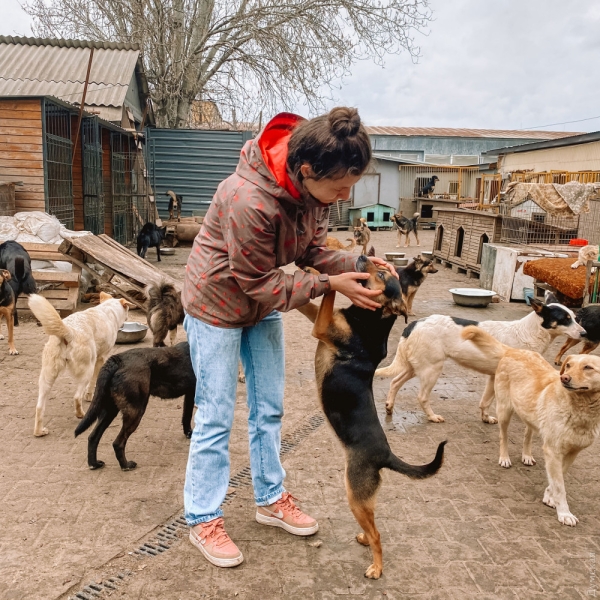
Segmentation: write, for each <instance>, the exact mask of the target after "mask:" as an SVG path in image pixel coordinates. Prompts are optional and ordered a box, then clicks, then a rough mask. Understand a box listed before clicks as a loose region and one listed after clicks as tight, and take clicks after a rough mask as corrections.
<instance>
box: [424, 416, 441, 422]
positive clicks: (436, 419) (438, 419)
mask: <svg viewBox="0 0 600 600" xmlns="http://www.w3.org/2000/svg"><path fill="white" fill-rule="evenodd" d="M427 420H428V421H431V422H432V423H444V421H445V419H444V417H442V415H430V416H428V417H427Z"/></svg>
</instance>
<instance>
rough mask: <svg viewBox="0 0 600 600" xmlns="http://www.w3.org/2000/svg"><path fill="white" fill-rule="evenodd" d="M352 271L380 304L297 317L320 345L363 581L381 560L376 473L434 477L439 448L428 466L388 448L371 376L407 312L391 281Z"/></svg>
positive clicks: (320, 374) (324, 306)
mask: <svg viewBox="0 0 600 600" xmlns="http://www.w3.org/2000/svg"><path fill="white" fill-rule="evenodd" d="M356 270H357V271H358V272H363V273H369V274H370V277H369V279H367V280H365V285H366V287H367V288H369V289H377V290H380V292H381V294H380V295H379V296H377V297H375V298H373V300H374V301H375V302H378V303H379V304H381V305H382V308H379V309H377V310H375V311H371V310H368V309H363V308H359V307H358V306H355V305H351V306H349V307H348V308H343V309H341V310H334V308H333V304H334V301H335V292H330V293H329V294H327V295H326V296H325V297H324V298H323V300H322V302H321V306H320V307H317V306H316V305H315V304H312V303H309V304H307V305H305V306H303V307H301V308H299V309H298V310H299V311H300V312H301V313H302V314H304V315H305V316H306V317H307V318H308V319H310V320H311V321H312V322H313V323H314V328H313V336H314V337H316V338H317V339H318V340H319V344H318V346H317V352H316V355H315V375H316V379H317V388H318V391H319V397H320V399H321V404H322V406H323V411H324V412H325V415H326V417H327V420H328V421H329V423H330V425H331V426H332V428H333V430H334V431H335V434H336V435H337V437H338V439H339V440H340V442H341V443H342V445H343V446H344V449H345V453H346V477H345V481H346V493H347V496H348V502H349V504H350V509H351V510H352V513H353V514H354V517H355V518H356V520H357V521H358V524H359V525H360V526H361V528H362V530H363V532H362V533H359V534H358V535H357V537H356V540H357V541H358V542H359V543H360V544H363V545H365V546H370V547H371V551H372V553H373V564H372V565H371V566H370V567H369V568H368V569H367V571H366V573H365V577H368V578H370V579H379V577H381V574H382V571H383V554H382V548H381V539H380V535H379V531H378V530H377V527H376V525H375V497H376V494H377V490H378V488H379V485H380V484H381V476H380V473H379V471H380V470H381V469H384V468H386V469H391V470H393V471H397V472H398V473H402V474H404V475H407V476H408V477H411V478H414V479H422V478H425V477H430V476H431V475H434V474H435V473H436V472H437V471H438V470H439V468H440V467H441V465H442V461H443V456H444V444H445V443H446V442H442V443H441V444H440V445H439V446H438V449H437V452H436V455H435V458H434V460H433V461H432V462H431V463H429V464H427V465H423V466H413V465H410V464H407V463H405V462H404V461H402V460H401V459H400V458H398V457H397V456H396V455H395V454H394V453H393V452H392V449H391V448H390V446H389V443H388V441H387V438H386V436H385V433H384V431H383V428H382V427H381V423H380V422H379V418H378V416H377V411H376V409H375V401H374V399H373V374H374V373H375V369H376V368H377V365H378V364H379V362H380V361H381V360H382V359H383V358H384V357H385V355H386V353H387V340H388V337H389V334H390V331H391V329H392V326H393V325H394V322H395V321H396V316H397V315H398V314H402V315H404V317H405V318H406V307H405V305H404V302H403V301H402V292H401V290H400V284H399V282H398V280H397V279H396V278H395V277H394V276H393V275H392V274H391V273H390V272H389V271H388V270H387V269H379V268H377V267H376V266H375V265H374V264H373V263H372V262H371V261H370V260H369V259H368V258H367V257H366V256H364V255H362V256H360V257H359V259H358V261H357V267H356Z"/></svg>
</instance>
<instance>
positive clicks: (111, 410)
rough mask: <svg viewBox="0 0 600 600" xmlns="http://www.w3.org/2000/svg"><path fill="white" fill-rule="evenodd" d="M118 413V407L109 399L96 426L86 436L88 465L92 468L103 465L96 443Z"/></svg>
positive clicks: (99, 467)
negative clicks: (99, 458) (87, 436)
mask: <svg viewBox="0 0 600 600" xmlns="http://www.w3.org/2000/svg"><path fill="white" fill-rule="evenodd" d="M118 414H119V409H118V408H117V407H116V406H115V404H114V403H113V402H112V399H111V400H110V405H109V406H105V408H104V410H103V411H102V412H101V413H100V416H99V417H98V422H97V424H96V427H94V430H93V431H92V433H90V437H89V438H88V466H89V468H90V469H92V470H94V469H101V468H102V467H103V466H104V461H101V460H98V444H99V443H100V439H101V438H102V435H103V434H104V432H105V431H106V429H107V428H108V426H109V425H110V424H111V423H112V422H113V421H114V419H115V417H116V416H117V415H118Z"/></svg>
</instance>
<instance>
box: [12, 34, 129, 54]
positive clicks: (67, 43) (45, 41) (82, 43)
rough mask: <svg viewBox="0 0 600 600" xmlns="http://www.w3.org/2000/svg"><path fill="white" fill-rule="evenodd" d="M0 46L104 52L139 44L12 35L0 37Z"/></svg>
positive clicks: (126, 48)
mask: <svg viewBox="0 0 600 600" xmlns="http://www.w3.org/2000/svg"><path fill="white" fill-rule="evenodd" d="M0 44H18V45H21V46H55V47H58V48H94V49H100V48H102V49H104V50H136V51H138V52H139V50H140V46H139V44H136V43H132V42H95V41H92V40H72V39H63V38H36V37H24V36H13V35H0Z"/></svg>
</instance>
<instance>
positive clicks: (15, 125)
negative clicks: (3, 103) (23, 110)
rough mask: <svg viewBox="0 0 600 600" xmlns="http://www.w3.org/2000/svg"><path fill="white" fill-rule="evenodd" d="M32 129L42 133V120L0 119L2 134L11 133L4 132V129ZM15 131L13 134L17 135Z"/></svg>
mask: <svg viewBox="0 0 600 600" xmlns="http://www.w3.org/2000/svg"><path fill="white" fill-rule="evenodd" d="M5 128H6V129H8V130H10V129H18V130H19V131H20V130H21V129H34V130H37V131H39V132H40V133H41V132H42V120H41V119H2V125H0V131H2V132H3V133H11V131H4V129H5ZM19 131H15V133H19Z"/></svg>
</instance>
